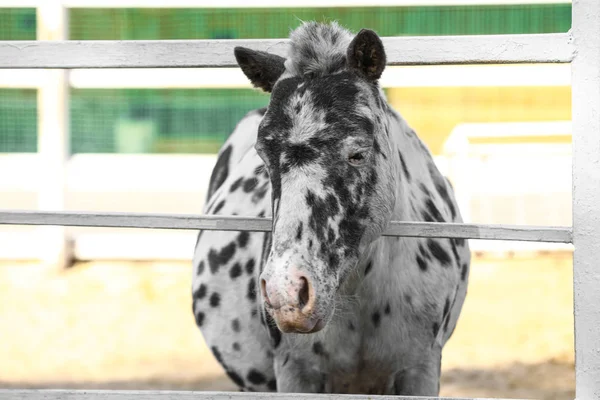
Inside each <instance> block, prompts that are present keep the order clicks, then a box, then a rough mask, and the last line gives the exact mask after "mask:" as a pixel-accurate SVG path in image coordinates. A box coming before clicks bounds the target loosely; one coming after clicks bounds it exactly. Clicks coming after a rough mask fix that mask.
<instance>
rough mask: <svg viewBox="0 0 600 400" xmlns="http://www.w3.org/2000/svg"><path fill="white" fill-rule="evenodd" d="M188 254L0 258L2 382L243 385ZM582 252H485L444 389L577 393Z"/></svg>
mask: <svg viewBox="0 0 600 400" xmlns="http://www.w3.org/2000/svg"><path fill="white" fill-rule="evenodd" d="M190 282H191V269H190V266H189V264H188V263H180V262H154V263H152V262H137V263H136V262H93V263H79V264H77V265H76V267H75V268H72V269H70V270H68V271H65V272H62V273H58V274H57V273H49V272H48V271H47V270H45V269H43V268H42V267H41V266H39V265H36V264H28V263H20V264H18V263H11V264H7V263H5V264H0V387H2V388H7V387H9V388H15V387H28V388H34V387H35V388H90V389H91V388H101V389H178V390H234V388H233V386H232V385H231V383H229V381H228V380H227V379H225V378H224V375H223V372H222V370H221V369H220V367H219V366H218V365H217V363H216V361H215V360H214V359H213V357H212V355H211V354H210V352H209V351H208V349H207V348H206V346H205V344H204V342H203V340H202V336H201V334H200V332H199V331H198V330H197V328H196V327H195V324H194V320H193V317H192V313H191V289H190ZM572 297H573V296H572V255H571V254H570V253H564V254H553V255H546V256H538V257H535V258H534V257H528V258H523V257H521V258H513V259H506V258H504V259H491V258H476V259H474V262H473V267H472V272H471V284H470V290H469V293H468V295H467V300H466V303H465V306H464V310H463V314H462V316H461V319H460V320H459V324H458V327H457V328H456V331H455V333H454V336H453V337H452V339H451V340H450V341H449V342H448V344H447V346H446V348H445V350H444V354H443V376H442V385H441V395H443V396H473V397H477V396H479V397H502V398H537V399H573V398H574V396H575V394H574V367H573V359H574V357H573V328H572V327H573V313H572V301H573V300H572Z"/></svg>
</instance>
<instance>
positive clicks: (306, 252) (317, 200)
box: [236, 30, 395, 333]
mask: <svg viewBox="0 0 600 400" xmlns="http://www.w3.org/2000/svg"><path fill="white" fill-rule="evenodd" d="M347 54H348V56H347V58H344V60H343V61H344V63H345V64H346V65H345V68H344V69H343V70H342V71H339V72H336V73H333V74H309V75H308V76H306V75H303V76H294V75H291V74H289V73H287V72H285V71H284V70H283V68H282V67H281V66H282V65H283V61H284V60H283V59H282V58H280V57H277V56H270V55H268V54H266V53H256V52H252V51H250V50H247V49H243V50H239V49H237V50H236V56H237V57H238V62H240V65H241V66H242V68H243V69H244V72H245V73H246V74H247V75H248V76H249V77H250V79H251V80H253V82H254V83H255V84H257V83H258V84H257V86H260V87H263V89H265V90H269V91H272V94H271V99H270V103H269V107H268V109H267V112H266V114H265V116H264V118H263V120H262V122H261V124H260V126H259V130H258V138H257V142H256V146H255V148H256V151H257V152H258V154H259V155H260V157H261V158H262V159H263V160H264V162H265V165H266V168H267V170H268V173H269V178H270V181H271V185H272V207H273V239H272V247H271V253H270V254H269V257H268V259H267V262H266V265H265V267H264V269H263V271H262V274H261V277H260V278H261V279H260V282H261V293H262V298H263V304H264V306H265V309H266V310H267V311H268V312H269V313H270V314H271V315H272V316H273V318H274V320H275V321H276V323H277V326H278V327H279V329H280V330H282V331H283V332H300V333H309V332H316V331H319V330H321V329H322V328H323V327H325V326H326V324H327V322H328V321H329V319H330V318H331V316H332V315H333V309H334V304H335V300H334V299H335V296H336V293H337V291H338V290H339V288H340V286H341V284H342V283H343V282H344V281H345V279H346V278H347V277H348V275H349V274H350V273H352V271H353V269H354V268H355V266H356V264H357V261H358V260H359V258H360V255H361V254H362V253H363V251H364V250H365V248H366V246H367V245H368V244H369V243H370V242H371V241H373V240H374V239H376V238H377V237H378V236H380V235H381V233H382V232H383V230H384V229H385V228H386V226H387V222H388V221H389V219H390V216H391V213H392V210H393V208H394V203H395V197H394V190H393V188H394V186H393V182H394V180H393V174H392V169H393V168H392V165H391V163H390V162H388V161H387V160H389V159H390V158H391V157H390V152H391V150H390V143H389V139H388V134H387V129H386V126H385V118H384V117H383V116H384V112H385V111H384V109H385V107H387V105H386V104H385V103H384V101H383V100H382V98H381V96H380V89H379V87H378V86H377V79H378V78H379V76H380V75H381V72H382V71H383V68H384V66H385V53H384V50H383V45H382V43H381V41H380V40H379V38H378V37H377V35H376V34H375V33H374V32H372V31H364V30H363V31H361V33H359V34H358V35H357V36H356V37H355V39H354V40H353V41H352V42H351V43H350V44H349V47H348V51H347ZM249 58H251V59H252V62H251V63H248V62H247V61H248V59H249ZM265 58H267V59H265ZM244 61H246V62H244ZM249 71H250V72H249ZM265 77H271V79H273V78H275V81H274V82H270V81H269V82H263V81H262V80H264V79H265ZM253 78H254V79H253Z"/></svg>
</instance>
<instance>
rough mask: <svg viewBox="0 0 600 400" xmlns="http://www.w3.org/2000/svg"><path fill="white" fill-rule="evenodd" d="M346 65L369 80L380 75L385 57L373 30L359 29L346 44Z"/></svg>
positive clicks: (383, 67)
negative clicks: (347, 44)
mask: <svg viewBox="0 0 600 400" xmlns="http://www.w3.org/2000/svg"><path fill="white" fill-rule="evenodd" d="M346 56H347V59H348V67H349V68H350V69H352V70H354V71H356V72H358V73H359V74H360V75H362V76H364V77H365V78H367V79H368V80H370V81H376V80H377V79H379V78H380V77H381V73H382V72H383V70H384V69H385V65H386V57H385V50H384V49H383V43H382V42H381V39H380V38H379V36H377V34H376V33H375V32H373V31H372V30H370V29H361V31H360V32H358V34H357V35H356V36H355V37H354V39H353V40H352V42H350V45H349V46H348V52H347V54H346Z"/></svg>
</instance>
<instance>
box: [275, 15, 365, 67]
mask: <svg viewBox="0 0 600 400" xmlns="http://www.w3.org/2000/svg"><path fill="white" fill-rule="evenodd" d="M352 38H353V34H352V33H350V31H348V30H346V29H344V28H342V27H341V26H339V25H338V24H337V23H336V22H330V23H318V22H303V23H302V25H300V26H299V27H298V28H296V29H295V30H293V31H292V32H291V33H290V48H289V51H288V57H287V61H286V63H285V67H286V70H287V72H288V73H289V74H291V75H292V76H304V75H311V76H323V75H327V74H333V73H336V72H340V71H341V70H343V69H345V67H346V50H347V49H348V45H349V44H350V42H351V41H352Z"/></svg>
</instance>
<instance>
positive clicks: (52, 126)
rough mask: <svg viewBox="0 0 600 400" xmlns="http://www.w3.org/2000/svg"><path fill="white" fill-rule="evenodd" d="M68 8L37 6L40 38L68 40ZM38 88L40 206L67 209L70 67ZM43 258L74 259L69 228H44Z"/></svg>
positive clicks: (54, 261) (58, 262) (60, 262)
mask: <svg viewBox="0 0 600 400" xmlns="http://www.w3.org/2000/svg"><path fill="white" fill-rule="evenodd" d="M68 29H69V28H68V11H67V9H66V8H65V7H63V5H62V3H61V1H60V0H46V1H45V2H42V3H40V4H39V5H38V8H37V39H38V40H67V39H68ZM43 74H44V78H43V82H42V85H41V86H40V88H39V89H38V156H39V157H40V160H41V163H40V166H41V170H40V186H39V190H38V207H39V209H40V210H53V211H62V210H64V209H65V191H66V190H65V189H66V178H67V177H66V167H67V160H68V158H69V152H70V150H69V147H70V146H69V81H68V71H66V70H61V69H48V70H45V71H43ZM39 243H40V245H41V248H40V250H41V251H40V258H41V259H42V261H43V262H44V263H45V264H48V265H49V266H53V267H57V268H64V267H66V266H68V265H69V263H70V262H71V259H72V257H71V255H72V253H71V252H72V249H71V246H70V245H69V240H68V238H67V228H66V227H64V226H50V227H42V228H40V236H39Z"/></svg>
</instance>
